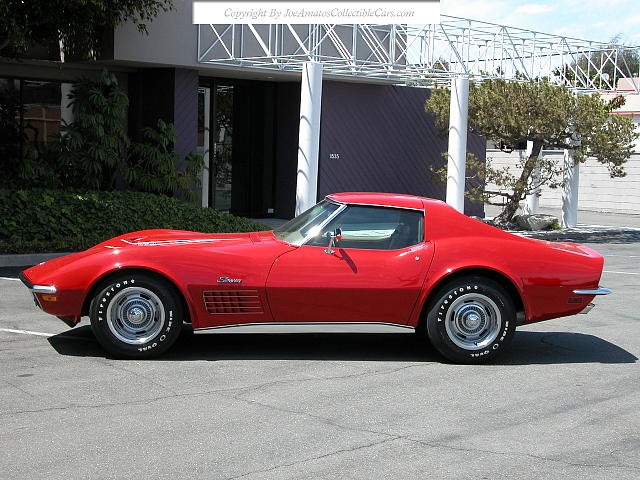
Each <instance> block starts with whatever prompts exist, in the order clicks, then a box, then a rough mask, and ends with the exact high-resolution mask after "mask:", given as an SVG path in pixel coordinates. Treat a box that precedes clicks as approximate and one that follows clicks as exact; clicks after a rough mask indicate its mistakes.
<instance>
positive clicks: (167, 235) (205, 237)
mask: <svg viewBox="0 0 640 480" xmlns="http://www.w3.org/2000/svg"><path fill="white" fill-rule="evenodd" d="M251 243H253V240H252V237H251V233H199V232H187V231H183V230H145V231H140V232H133V233H128V234H126V235H121V236H119V237H115V238H112V239H110V240H107V241H105V242H103V243H101V244H100V245H97V246H96V247H107V248H123V247H135V248H138V247H141V248H144V247H167V248H171V247H179V246H181V247H185V246H190V245H193V246H198V245H199V246H203V247H205V246H207V247H213V246H215V247H223V246H238V245H247V244H251ZM94 248H95V247H94Z"/></svg>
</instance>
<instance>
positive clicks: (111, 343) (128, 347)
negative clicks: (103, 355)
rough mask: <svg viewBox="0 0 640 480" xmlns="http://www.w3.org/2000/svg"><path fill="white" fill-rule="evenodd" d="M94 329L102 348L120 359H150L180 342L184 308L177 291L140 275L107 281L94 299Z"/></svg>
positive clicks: (152, 278)
mask: <svg viewBox="0 0 640 480" xmlns="http://www.w3.org/2000/svg"><path fill="white" fill-rule="evenodd" d="M89 316H90V318H91V328H92V330H93V332H94V334H95V336H96V339H97V340H98V342H99V343H100V345H102V347H103V348H104V349H105V350H106V351H107V352H109V353H110V354H112V355H114V356H116V357H127V358H149V357H154V356H157V355H160V354H162V353H164V352H165V351H167V350H168V349H169V347H171V345H173V343H175V341H176V340H177V339H178V336H179V335H180V330H181V328H182V322H183V317H184V314H183V309H182V305H181V302H180V299H179V297H178V296H177V294H176V292H175V290H174V289H173V288H172V287H171V286H170V285H169V284H168V283H167V282H164V281H162V280H159V279H156V278H155V277H152V276H150V275H144V274H140V273H131V274H128V275H127V274H123V275H120V276H118V277H114V278H112V279H110V280H109V281H108V282H106V283H105V284H104V286H103V288H102V289H101V290H100V291H99V292H98V294H97V295H96V296H95V297H94V298H93V300H92V302H91V308H90V312H89Z"/></svg>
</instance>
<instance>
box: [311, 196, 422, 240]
mask: <svg viewBox="0 0 640 480" xmlns="http://www.w3.org/2000/svg"><path fill="white" fill-rule="evenodd" d="M422 218H423V215H422V212H418V211H414V210H404V209H401V208H388V207H364V206H348V207H347V208H346V209H345V210H344V211H343V212H341V213H340V214H339V215H338V216H337V217H336V218H334V219H333V220H331V221H330V222H329V223H328V224H327V225H326V226H325V227H324V228H323V230H322V231H321V232H320V234H318V235H317V236H315V237H314V238H312V239H311V240H310V241H309V242H308V243H307V245H312V246H317V247H326V246H327V245H328V244H329V235H330V234H331V233H332V232H335V230H336V229H337V228H339V229H340V230H341V232H342V240H341V241H340V242H339V243H338V244H337V245H336V246H337V247H339V248H360V249H367V250H397V249H400V248H406V247H409V246H411V245H416V244H418V243H420V242H422V241H423V227H422V225H423V223H422V222H423V220H422Z"/></svg>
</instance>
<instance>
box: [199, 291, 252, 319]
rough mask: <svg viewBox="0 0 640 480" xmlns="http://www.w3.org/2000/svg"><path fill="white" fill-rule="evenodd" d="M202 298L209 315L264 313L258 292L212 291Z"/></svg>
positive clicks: (203, 294)
mask: <svg viewBox="0 0 640 480" xmlns="http://www.w3.org/2000/svg"><path fill="white" fill-rule="evenodd" d="M202 296H203V298H204V306H205V308H206V309H207V312H208V313H263V309H262V303H261V302H260V297H259V296H258V291H257V290H210V291H206V292H203V293H202Z"/></svg>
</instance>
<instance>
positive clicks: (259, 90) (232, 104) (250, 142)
mask: <svg viewBox="0 0 640 480" xmlns="http://www.w3.org/2000/svg"><path fill="white" fill-rule="evenodd" d="M299 92H300V87H299V85H298V84H296V83H289V82H278V83H276V82H263V81H256V80H238V79H219V78H200V84H199V87H198V153H199V154H200V155H202V156H203V158H204V160H205V169H204V171H203V176H202V197H201V202H202V206H203V207H210V208H215V209H216V210H220V211H224V212H229V213H232V214H234V215H241V216H245V217H255V218H264V217H274V216H275V217H277V218H290V215H289V209H291V210H292V211H293V208H294V206H295V176H296V165H297V140H298V128H297V123H298V113H299V108H300V103H299V98H300V93H299Z"/></svg>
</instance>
